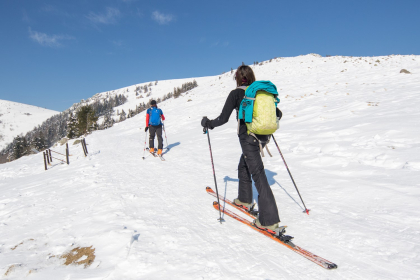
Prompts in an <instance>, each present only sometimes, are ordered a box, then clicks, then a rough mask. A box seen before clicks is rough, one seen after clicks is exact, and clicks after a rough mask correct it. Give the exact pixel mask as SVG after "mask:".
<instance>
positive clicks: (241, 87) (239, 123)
mask: <svg viewBox="0 0 420 280" xmlns="http://www.w3.org/2000/svg"><path fill="white" fill-rule="evenodd" d="M238 88H239V89H243V90H246V86H240V87H237V89H238ZM244 98H245V96H244ZM239 107H240V106H239ZM239 114H240V112H239V108H238V127H237V129H236V130H237V132H236V133H237V134H238V135H239V126H240V125H241V120H240V119H239Z"/></svg>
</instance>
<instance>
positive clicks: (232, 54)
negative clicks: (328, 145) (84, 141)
mask: <svg viewBox="0 0 420 280" xmlns="http://www.w3.org/2000/svg"><path fill="white" fill-rule="evenodd" d="M419 13H420V1H419V0H399V1H394V0H392V1H391V0H364V1H359V0H351V1H348V0H293V1H292V0H288V1H283V0H260V1H248V0H242V1H236V0H224V1H219V0H214V1H202V0H194V1H193V0H172V1H160V0H154V1H150V0H149V1H142V0H113V1H111V0H72V1H57V0H55V1H53V0H43V1H38V0H27V1H23V0H0V99H3V100H9V101H15V102H21V103H25V104H30V105H36V106H40V107H44V108H48V109H52V110H57V111H63V110H65V109H67V108H69V107H70V106H71V105H72V104H73V103H76V102H79V101H80V100H81V99H87V98H89V97H91V96H93V95H94V94H96V93H98V92H103V91H108V90H113V89H117V88H121V87H125V86H129V85H133V84H136V83H142V82H148V81H155V80H166V79H176V78H189V77H201V76H212V75H218V74H221V73H222V72H225V71H228V70H230V69H231V68H234V69H235V68H237V67H238V66H239V65H240V64H241V63H242V62H245V63H246V64H252V63H253V62H254V61H263V60H268V59H270V58H274V57H281V56H283V57H284V56H298V55H301V54H308V53H318V54H321V55H323V56H324V55H327V54H329V55H348V56H376V55H389V54H420V53H419V52H420V36H419V34H420V33H419V27H420V19H419V18H420V16H419Z"/></svg>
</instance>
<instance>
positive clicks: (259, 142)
mask: <svg viewBox="0 0 420 280" xmlns="http://www.w3.org/2000/svg"><path fill="white" fill-rule="evenodd" d="M249 135H250V136H252V137H254V138H255V139H257V141H258V145H259V146H260V153H261V156H262V157H264V150H263V147H262V144H261V141H260V139H258V137H257V135H255V134H254V133H252V132H250V133H249ZM269 142H270V138H268V141H267V143H266V144H265V149H266V150H267V153H268V154H269V155H270V157H273V156H272V155H271V153H270V150H269V149H268V145H267V144H268V143H269Z"/></svg>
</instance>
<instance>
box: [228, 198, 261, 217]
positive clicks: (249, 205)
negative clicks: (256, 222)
mask: <svg viewBox="0 0 420 280" xmlns="http://www.w3.org/2000/svg"><path fill="white" fill-rule="evenodd" d="M233 204H235V205H236V206H238V207H240V208H243V209H245V210H246V211H247V212H248V213H250V214H251V215H253V216H255V217H257V216H258V211H257V210H254V207H255V203H246V202H242V201H240V200H239V198H235V199H234V200H233Z"/></svg>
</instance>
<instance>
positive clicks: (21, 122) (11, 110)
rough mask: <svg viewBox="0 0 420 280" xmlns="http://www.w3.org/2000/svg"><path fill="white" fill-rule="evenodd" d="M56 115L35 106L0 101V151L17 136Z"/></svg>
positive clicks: (54, 112)
mask: <svg viewBox="0 0 420 280" xmlns="http://www.w3.org/2000/svg"><path fill="white" fill-rule="evenodd" d="M58 113H59V112H57V111H53V110H48V109H45V108H41V107H37V106H32V105H26V104H22V103H17V102H12V101H6V100H0V151H1V150H2V149H4V148H5V147H6V146H7V145H8V144H10V143H11V142H12V141H13V138H15V137H16V136H18V135H19V134H26V132H28V131H30V130H32V129H33V128H34V127H36V126H38V125H40V124H42V122H43V121H45V120H46V119H48V118H49V117H52V116H53V115H55V114H58Z"/></svg>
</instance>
